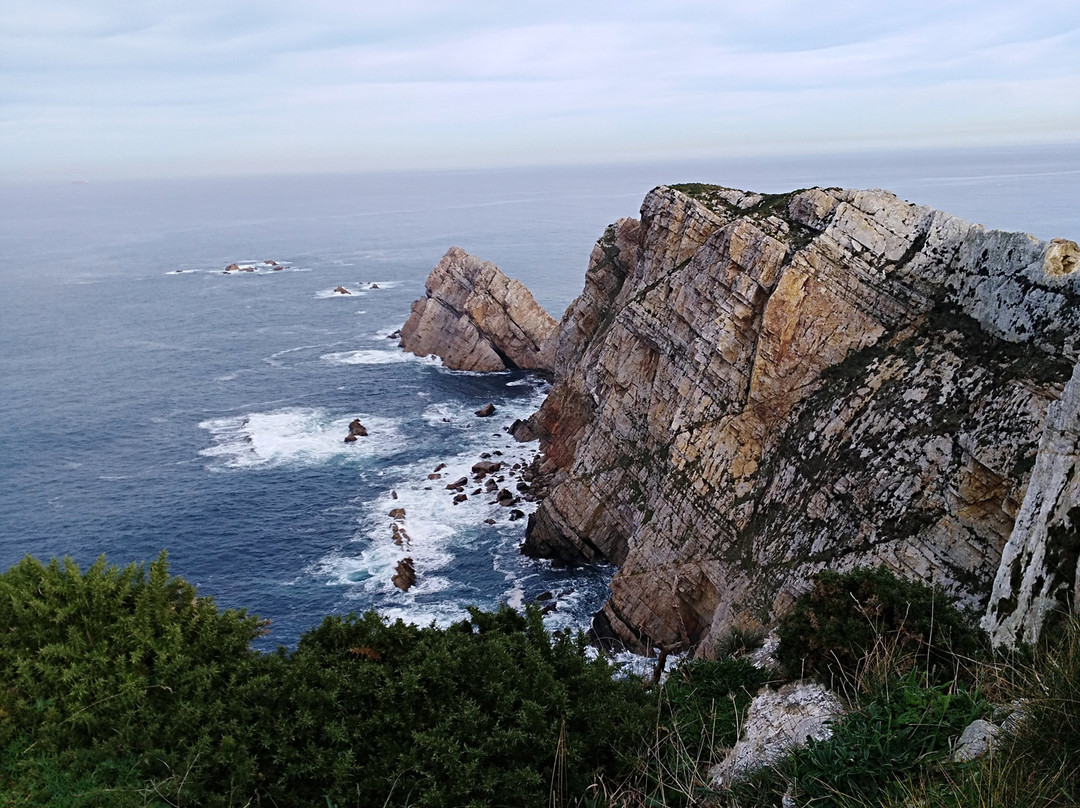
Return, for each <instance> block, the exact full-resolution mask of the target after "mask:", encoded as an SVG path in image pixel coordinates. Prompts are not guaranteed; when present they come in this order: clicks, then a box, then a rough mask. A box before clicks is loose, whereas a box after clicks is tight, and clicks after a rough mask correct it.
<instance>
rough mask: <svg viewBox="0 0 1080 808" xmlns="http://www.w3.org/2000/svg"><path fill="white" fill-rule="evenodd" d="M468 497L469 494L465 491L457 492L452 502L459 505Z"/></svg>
mask: <svg viewBox="0 0 1080 808" xmlns="http://www.w3.org/2000/svg"><path fill="white" fill-rule="evenodd" d="M468 499H469V495H468V494H465V493H461V494H458V495H457V496H456V497H454V504H455V505H460V504H461V503H462V502H466V501H467V500H468Z"/></svg>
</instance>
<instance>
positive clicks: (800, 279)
mask: <svg viewBox="0 0 1080 808" xmlns="http://www.w3.org/2000/svg"><path fill="white" fill-rule="evenodd" d="M1077 254H1078V251H1077V247H1076V245H1075V244H1073V243H1072V242H1065V241H1054V242H1050V243H1046V242H1041V241H1038V240H1036V239H1034V238H1032V237H1030V236H1027V235H1024V234H1017V233H1002V232H997V231H989V230H986V229H984V228H982V227H980V226H978V225H973V224H970V223H968V222H965V221H962V220H960V219H957V218H955V217H952V216H950V215H948V214H945V213H941V212H939V211H934V210H931V209H928V208H925V207H917V206H914V205H911V204H908V203H905V202H902V201H900V200H898V199H897V198H896V197H895V196H893V195H891V194H889V193H886V192H883V191H845V190H838V189H812V190H808V191H802V192H797V193H793V194H788V195H780V196H762V195H758V194H750V193H745V192H742V191H735V190H732V189H724V188H718V187H714V186H680V187H678V188H666V187H661V188H658V189H656V190H654V191H653V192H652V193H650V194H649V195H648V197H647V198H646V199H645V201H644V204H643V206H642V209H641V219H640V221H637V220H632V219H626V220H621V221H620V222H617V223H616V224H614V225H612V226H611V227H609V228H608V230H607V232H606V233H605V234H604V236H603V237H602V238H601V240H600V241H599V242H598V244H597V246H596V247H595V248H594V250H593V253H592V256H591V259H590V263H589V268H588V271H587V273H586V279H585V289H584V291H583V293H582V295H581V296H580V297H579V298H578V299H577V300H576V301H575V302H574V303H573V304H572V305H571V306H570V308H569V309H568V310H567V312H566V315H565V316H564V318H563V322H562V326H561V330H560V337H559V343H558V347H557V350H556V362H555V366H556V369H557V371H556V373H557V376H556V384H555V386H554V387H553V389H552V391H551V394H550V396H549V397H548V400H547V401H546V402H545V404H544V406H543V408H542V409H541V411H540V412H539V413H538V414H537V415H536V416H534V419H533V428H534V429H535V430H536V431H538V432H539V433H540V434H541V435H542V436H543V438H542V448H543V451H544V454H545V459H544V463H543V466H542V468H543V469H544V470H545V472H546V473H547V477H548V479H547V480H546V483H547V484H548V485H550V494H549V495H548V497H547V498H546V499H545V500H544V502H543V503H542V504H541V506H540V508H539V510H538V511H537V513H536V514H535V515H534V517H533V518H532V519H531V520H530V528H529V534H528V538H527V540H526V544H525V547H524V550H525V552H529V553H532V554H536V555H542V556H552V557H557V558H561V559H565V560H599V559H606V560H609V561H612V562H614V563H616V564H618V565H619V566H620V569H619V571H618V573H617V574H616V575H615V578H614V580H613V581H612V586H611V589H612V591H611V597H610V600H609V601H608V603H607V604H606V606H605V607H604V610H603V612H602V613H601V615H599V616H598V618H597V623H598V628H599V629H601V630H602V631H610V632H612V633H613V634H614V635H616V636H617V637H619V638H621V639H622V640H624V641H625V642H627V643H628V644H629V645H631V646H632V647H637V648H639V649H642V648H644V647H645V646H647V645H664V646H678V647H688V646H696V647H697V648H698V651H699V652H700V653H706V654H707V653H709V651H710V650H711V648H712V645H713V643H714V642H715V641H716V640H717V639H718V638H719V636H720V635H721V634H722V633H723V632H724V631H725V630H726V629H727V628H729V627H731V626H733V625H736V624H739V623H755V622H766V621H768V620H769V619H770V618H771V617H772V616H774V615H775V614H776V613H777V612H778V611H781V610H783V608H784V607H785V605H786V603H787V602H788V601H789V600H790V599H791V598H792V597H793V596H794V595H795V594H797V593H798V592H800V591H801V590H802V589H804V588H805V584H806V580H807V577H808V576H809V575H811V574H812V573H814V572H816V571H818V570H820V569H822V568H825V567H829V568H832V569H841V570H842V569H848V568H851V567H854V566H858V565H866V564H876V563H885V564H887V565H888V566H890V567H891V568H893V569H894V570H896V571H898V572H901V573H903V574H906V575H907V576H909V577H916V578H920V579H923V580H927V581H932V582H934V583H938V584H941V585H943V586H944V587H945V588H946V589H947V590H949V591H950V592H951V593H952V594H953V595H954V596H956V597H957V598H958V599H960V600H961V601H964V602H967V603H969V604H972V605H977V606H979V607H988V612H987V618H986V622H987V625H988V627H989V628H991V629H992V630H994V631H995V632H997V634H998V636H999V639H1001V640H1002V641H1009V640H1010V639H1012V638H1015V637H1017V636H1025V634H1026V635H1030V634H1031V631H1032V630H1033V629H1032V628H1031V626H1034V625H1036V624H1037V623H1040V622H1041V612H1042V611H1043V610H1045V608H1046V607H1048V606H1051V605H1055V604H1056V605H1072V601H1073V599H1074V598H1075V593H1076V566H1077V564H1076V561H1077V554H1078V550H1080V543H1078V541H1077V528H1076V526H1074V525H1080V509H1076V508H1074V507H1073V503H1074V495H1075V493H1076V491H1077V490H1078V487H1080V486H1078V483H1077V474H1076V469H1075V468H1074V463H1075V456H1076V453H1077V448H1076V447H1077V424H1078V423H1080V418H1078V416H1077V408H1078V406H1080V379H1078V380H1076V381H1074V382H1072V383H1070V384H1069V388H1068V390H1066V387H1065V385H1066V382H1068V381H1069V379H1070V376H1071V375H1072V369H1073V366H1074V365H1075V364H1076V361H1077V356H1078V352H1080V330H1078V328H1077V326H1078V325H1080V307H1078V306H1077V303H1078V302H1080V281H1078V280H1077V276H1076V275H1074V274H1073V273H1074V270H1075V268H1076V262H1077ZM1074 388H1075V390H1074ZM1063 393H1065V394H1064V395H1063ZM1033 469H1034V471H1033ZM1032 479H1035V480H1037V481H1038V483H1037V485H1033V484H1029V483H1030V481H1031V480H1032ZM1044 481H1045V482H1044ZM1036 488H1038V491H1036V490H1035V489H1036ZM1006 547H1008V548H1009V549H1007V550H1006V559H1007V564H1003V563H1002V552H1003V550H1005V549H1006ZM1025 576H1027V577H1025ZM995 580H996V583H995ZM992 588H993V589H994V592H995V594H994V596H993V598H989V597H988V595H989V593H990V591H991V589H992ZM1034 630H1035V631H1037V628H1035V629H1034Z"/></svg>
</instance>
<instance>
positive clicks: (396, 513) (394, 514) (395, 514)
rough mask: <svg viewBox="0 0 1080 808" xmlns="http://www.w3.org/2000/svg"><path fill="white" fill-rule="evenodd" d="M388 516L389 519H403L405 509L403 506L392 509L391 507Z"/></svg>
mask: <svg viewBox="0 0 1080 808" xmlns="http://www.w3.org/2000/svg"><path fill="white" fill-rule="evenodd" d="M390 518H391V519H398V520H401V519H404V518H405V509H404V508H394V509H392V510H391V511H390Z"/></svg>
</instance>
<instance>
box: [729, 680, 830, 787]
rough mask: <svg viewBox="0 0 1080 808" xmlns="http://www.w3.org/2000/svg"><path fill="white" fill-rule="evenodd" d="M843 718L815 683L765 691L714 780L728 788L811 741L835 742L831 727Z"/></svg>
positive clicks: (754, 703)
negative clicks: (831, 723)
mask: <svg viewBox="0 0 1080 808" xmlns="http://www.w3.org/2000/svg"><path fill="white" fill-rule="evenodd" d="M843 712H844V705H843V704H842V703H841V702H840V699H839V698H837V696H836V694H835V693H833V692H831V691H830V690H828V689H826V688H825V687H824V686H823V685H820V684H818V683H816V682H809V681H801V682H793V683H791V684H787V685H784V686H783V687H781V688H780V689H779V690H773V689H771V688H769V687H764V688H762V689H761V690H760V691H759V692H758V694H757V695H756V696H755V697H754V700H753V701H751V702H750V707H749V708H748V709H747V711H746V719H745V721H744V723H743V726H742V733H741V736H740V738H739V742H738V743H737V744H735V746H734V748H733V749H732V750H731V751H730V752H729V753H728V754H727V756H726V757H725V758H724V760H723V762H722V763H720V764H718V765H717V766H714V767H713V768H712V770H711V771H710V772H709V774H710V776H711V777H712V779H713V781H714V782H715V783H716V785H717V786H718V787H720V788H725V787H727V786H729V785H730V784H731V783H732V782H734V781H735V780H738V779H739V778H741V777H743V776H745V775H747V774H749V773H750V772H752V771H754V770H755V769H759V768H761V767H762V766H766V765H768V764H770V763H775V762H776V761H777V760H779V759H780V758H781V757H783V756H784V755H786V754H788V753H789V752H791V751H792V750H794V749H797V748H799V747H801V746H805V745H806V742H807V741H809V740H811V739H813V740H816V741H823V740H825V739H827V738H829V737H831V736H832V728H831V726H830V725H829V722H830V721H832V720H833V719H835V718H837V717H839V716H840V715H842V714H843Z"/></svg>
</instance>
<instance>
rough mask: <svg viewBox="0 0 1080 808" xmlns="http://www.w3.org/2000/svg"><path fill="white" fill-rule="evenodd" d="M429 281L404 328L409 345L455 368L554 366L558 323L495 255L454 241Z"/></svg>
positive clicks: (403, 338)
mask: <svg viewBox="0 0 1080 808" xmlns="http://www.w3.org/2000/svg"><path fill="white" fill-rule="evenodd" d="M426 286H427V296H426V297H423V298H421V299H420V300H417V301H415V302H414V303H413V304H412V311H411V314H410V315H409V319H408V321H407V322H406V323H405V325H404V326H403V327H402V329H401V347H402V348H404V349H405V350H406V351H409V352H410V353H414V354H417V355H419V356H427V355H429V354H435V355H436V356H439V357H441V358H442V360H443V364H445V365H446V366H447V367H448V368H452V369H454V370H474V371H496V370H506V369H508V368H521V369H523V370H540V371H546V372H549V373H550V372H551V371H552V370H553V362H554V357H555V343H556V340H557V339H558V324H557V323H556V322H555V320H553V319H552V318H551V316H550V315H548V313H547V312H545V311H544V310H543V308H541V306H540V304H539V303H537V302H536V301H535V300H534V299H533V296H532V294H531V293H530V292H529V290H528V289H526V288H525V286H524V285H522V283H521V282H520V281H516V280H511V279H510V278H508V277H506V275H505V274H503V272H502V270H500V269H499V268H498V267H497V266H495V265H494V264H492V263H491V262H490V261H482V260H480V259H479V258H475V257H473V256H471V255H469V254H468V253H466V252H465V251H464V250H462V249H461V248H460V247H451V248H450V250H448V251H447V253H446V255H445V256H443V259H442V260H441V261H440V262H439V263H438V265H436V267H435V268H434V269H433V270H432V271H431V274H430V275H428V278H427V284H426Z"/></svg>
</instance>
